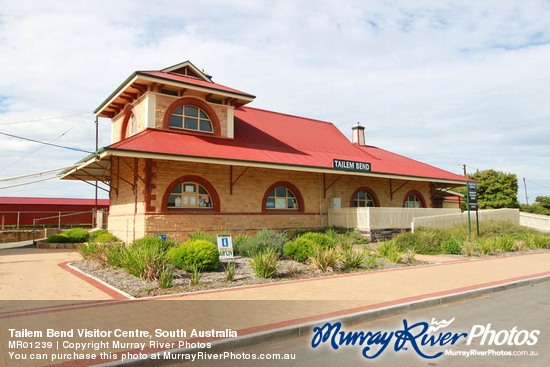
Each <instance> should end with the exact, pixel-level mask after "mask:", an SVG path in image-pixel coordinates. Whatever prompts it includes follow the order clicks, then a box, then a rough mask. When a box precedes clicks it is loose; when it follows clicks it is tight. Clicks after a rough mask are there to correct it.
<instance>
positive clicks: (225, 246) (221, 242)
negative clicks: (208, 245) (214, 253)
mask: <svg viewBox="0 0 550 367" xmlns="http://www.w3.org/2000/svg"><path fill="white" fill-rule="evenodd" d="M218 252H219V253H220V260H233V241H232V240H231V236H229V237H218Z"/></svg>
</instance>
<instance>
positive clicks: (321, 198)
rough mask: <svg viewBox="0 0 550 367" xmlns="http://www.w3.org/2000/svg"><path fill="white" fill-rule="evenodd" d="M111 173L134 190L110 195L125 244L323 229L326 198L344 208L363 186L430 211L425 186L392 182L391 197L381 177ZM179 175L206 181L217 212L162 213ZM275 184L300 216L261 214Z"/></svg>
mask: <svg viewBox="0 0 550 367" xmlns="http://www.w3.org/2000/svg"><path fill="white" fill-rule="evenodd" d="M136 163H137V164H136ZM134 168H135V169H134ZM112 169H113V172H117V170H118V172H119V174H120V175H121V176H122V177H123V178H125V180H127V181H129V182H130V183H132V185H133V183H134V182H135V185H136V193H134V190H133V186H132V185H130V184H129V183H127V182H124V181H123V180H117V179H116V178H114V179H113V182H112V189H111V195H110V199H111V209H110V215H109V230H110V231H111V232H112V233H114V234H115V235H116V236H118V237H119V238H121V239H128V240H132V239H134V238H140V237H143V236H144V235H151V234H167V235H168V236H169V237H171V238H184V237H186V236H187V235H188V234H189V233H190V232H194V231H197V230H202V231H206V232H222V231H228V230H231V231H234V232H249V231H257V230H259V229H261V228H273V229H304V228H313V227H322V226H326V225H327V217H326V213H327V211H328V207H329V203H330V199H331V198H333V197H340V198H341V200H342V207H348V206H349V203H350V199H351V196H352V195H353V193H354V192H355V191H356V190H357V189H358V188H359V187H363V186H364V187H368V188H370V189H371V190H372V191H373V192H374V193H375V194H376V196H377V198H378V201H379V203H380V206H387V207H401V206H402V205H403V200H404V198H405V195H406V194H407V193H408V192H409V191H410V190H411V189H414V190H417V191H418V192H420V193H421V194H422V195H423V196H424V199H425V201H426V203H427V205H428V206H430V203H431V198H430V186H429V183H428V182H416V181H410V182H406V181H403V180H393V182H392V189H393V191H394V193H393V198H392V195H391V190H390V181H389V179H384V178H366V177H357V176H352V175H343V176H342V177H340V175H333V174H327V175H326V176H325V178H324V182H323V175H322V174H318V173H308V172H300V171H287V170H277V169H266V168H252V167H250V168H248V169H246V171H245V167H239V166H233V168H232V180H231V179H230V178H231V167H230V166H228V165H217V164H201V163H192V162H176V161H168V160H145V159H138V160H137V161H135V160H134V159H133V158H114V159H113V163H112ZM134 171H135V172H137V176H136V175H135V174H134ZM183 176H198V177H200V178H201V179H203V180H205V181H207V182H208V183H209V184H210V185H211V186H212V187H213V188H214V189H215V192H216V193H217V195H218V197H219V200H220V206H219V211H213V210H210V211H208V210H207V211H200V209H198V210H199V211H198V212H195V213H189V212H174V211H173V210H170V209H163V207H164V208H165V206H166V203H165V202H164V200H165V199H166V195H165V194H166V193H167V191H168V188H169V186H170V184H172V183H174V181H176V180H178V179H179V178H181V177H183ZM338 177H340V178H339V179H338V180H337V181H336V182H335V183H334V184H333V185H332V186H331V187H330V188H329V189H328V190H327V192H326V197H325V195H324V186H323V185H325V186H327V187H328V186H329V185H330V184H331V183H333V182H334V181H335V180H336V179H337V178H338ZM231 181H233V185H231ZM279 181H286V182H289V183H291V184H292V185H294V186H295V187H296V188H297V189H298V190H299V192H300V193H301V195H302V197H303V202H304V206H303V208H302V209H303V210H302V211H301V213H300V212H276V211H268V212H267V213H264V210H263V208H262V200H263V198H264V196H265V195H266V192H267V190H268V189H269V187H270V186H271V185H273V184H274V183H276V182H279ZM116 188H118V194H117V192H116ZM211 194H213V193H211ZM295 194H298V193H295ZM136 198H137V205H136ZM134 227H135V230H134Z"/></svg>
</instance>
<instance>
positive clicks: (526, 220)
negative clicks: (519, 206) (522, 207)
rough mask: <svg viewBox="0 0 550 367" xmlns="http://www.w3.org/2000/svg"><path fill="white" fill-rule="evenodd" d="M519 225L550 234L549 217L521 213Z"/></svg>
mask: <svg viewBox="0 0 550 367" xmlns="http://www.w3.org/2000/svg"><path fill="white" fill-rule="evenodd" d="M519 224H521V225H522V226H525V227H529V228H534V229H536V230H538V231H541V232H546V233H549V232H550V216H548V215H540V214H532V213H523V212H520V213H519Z"/></svg>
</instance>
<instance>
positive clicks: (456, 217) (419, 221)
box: [411, 209, 520, 232]
mask: <svg viewBox="0 0 550 367" xmlns="http://www.w3.org/2000/svg"><path fill="white" fill-rule="evenodd" d="M478 214H479V221H480V222H481V221H486V220H506V221H511V222H512V223H515V224H520V220H519V209H486V210H480V211H479V213H478ZM470 217H471V220H472V221H475V220H476V213H475V212H470ZM467 222H468V212H464V213H456V214H445V215H436V216H426V217H418V218H414V219H413V220H412V225H411V229H412V231H413V232H414V229H415V228H418V227H428V228H451V227H454V226H456V225H458V224H461V223H467Z"/></svg>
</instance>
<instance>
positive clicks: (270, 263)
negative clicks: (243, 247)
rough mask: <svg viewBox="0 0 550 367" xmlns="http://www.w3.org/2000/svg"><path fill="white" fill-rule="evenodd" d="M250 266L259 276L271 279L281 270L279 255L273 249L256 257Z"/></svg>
mask: <svg viewBox="0 0 550 367" xmlns="http://www.w3.org/2000/svg"><path fill="white" fill-rule="evenodd" d="M250 266H251V267H252V270H253V271H254V274H256V275H257V276H259V277H262V278H270V277H272V276H273V274H275V273H276V272H277V269H278V268H279V255H278V254H277V252H275V250H273V249H272V248H268V249H266V250H265V251H264V252H260V253H258V254H256V255H254V259H253V260H252V261H251V262H250Z"/></svg>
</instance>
